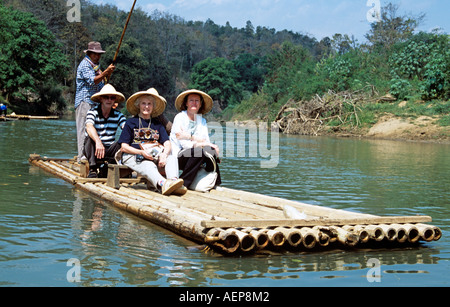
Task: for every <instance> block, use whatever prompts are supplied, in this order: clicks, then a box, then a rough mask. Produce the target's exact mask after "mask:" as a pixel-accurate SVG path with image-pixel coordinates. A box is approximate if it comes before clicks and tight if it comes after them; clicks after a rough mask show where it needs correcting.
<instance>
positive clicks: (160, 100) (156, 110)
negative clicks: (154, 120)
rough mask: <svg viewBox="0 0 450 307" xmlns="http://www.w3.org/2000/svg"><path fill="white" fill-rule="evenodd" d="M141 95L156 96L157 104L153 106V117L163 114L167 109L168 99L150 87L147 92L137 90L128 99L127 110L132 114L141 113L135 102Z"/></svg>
mask: <svg viewBox="0 0 450 307" xmlns="http://www.w3.org/2000/svg"><path fill="white" fill-rule="evenodd" d="M141 96H152V97H154V98H155V105H154V106H153V111H152V115H151V116H152V117H158V116H160V115H161V114H163V112H164V110H165V109H166V104H167V101H166V99H165V98H164V97H162V96H160V95H159V94H158V91H157V90H156V89H154V88H150V89H148V90H147V91H145V92H137V93H135V94H133V95H132V96H131V97H130V98H128V100H127V110H128V112H130V114H131V115H133V116H134V115H137V114H139V112H140V110H139V108H138V107H136V105H135V102H136V99H138V98H139V97H141Z"/></svg>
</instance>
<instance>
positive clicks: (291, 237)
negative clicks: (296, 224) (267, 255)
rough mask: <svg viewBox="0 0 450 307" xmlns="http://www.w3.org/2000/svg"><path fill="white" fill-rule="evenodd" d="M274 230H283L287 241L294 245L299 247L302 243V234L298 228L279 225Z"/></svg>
mask: <svg viewBox="0 0 450 307" xmlns="http://www.w3.org/2000/svg"><path fill="white" fill-rule="evenodd" d="M274 230H275V231H279V232H281V233H282V234H283V236H284V238H285V239H286V242H287V243H289V245H290V246H292V247H297V246H298V245H300V243H302V234H301V232H300V231H299V230H298V229H295V228H285V227H277V228H275V229H274Z"/></svg>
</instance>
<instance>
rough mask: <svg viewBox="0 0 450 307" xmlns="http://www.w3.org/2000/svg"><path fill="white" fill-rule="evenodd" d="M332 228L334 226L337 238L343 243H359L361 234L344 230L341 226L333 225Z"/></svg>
mask: <svg viewBox="0 0 450 307" xmlns="http://www.w3.org/2000/svg"><path fill="white" fill-rule="evenodd" d="M330 228H333V229H334V230H335V231H336V232H337V240H338V242H340V243H341V244H343V245H347V246H351V247H353V246H356V244H358V241H359V236H358V235H357V234H355V233H352V232H349V231H347V230H344V229H343V228H341V227H334V226H331V227H330Z"/></svg>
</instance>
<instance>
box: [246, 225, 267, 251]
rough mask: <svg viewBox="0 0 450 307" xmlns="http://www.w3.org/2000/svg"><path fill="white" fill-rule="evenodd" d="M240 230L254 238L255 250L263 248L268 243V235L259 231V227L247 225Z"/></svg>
mask: <svg viewBox="0 0 450 307" xmlns="http://www.w3.org/2000/svg"><path fill="white" fill-rule="evenodd" d="M241 231H243V232H246V233H248V234H249V235H250V236H252V237H253V238H255V244H256V250H261V249H264V248H266V246H267V245H268V244H269V236H268V235H267V234H266V233H265V232H263V231H261V229H258V228H252V227H247V228H243V229H241Z"/></svg>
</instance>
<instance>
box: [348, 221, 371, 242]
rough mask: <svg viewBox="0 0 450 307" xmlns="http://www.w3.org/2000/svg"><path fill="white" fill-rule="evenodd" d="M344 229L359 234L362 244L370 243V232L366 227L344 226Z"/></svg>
mask: <svg viewBox="0 0 450 307" xmlns="http://www.w3.org/2000/svg"><path fill="white" fill-rule="evenodd" d="M342 228H343V229H344V230H347V231H350V232H353V233H355V234H357V235H358V237H359V242H360V243H367V242H369V239H370V235H369V232H368V231H367V230H366V229H365V227H364V226H363V225H355V226H349V225H346V226H343V227H342Z"/></svg>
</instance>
